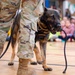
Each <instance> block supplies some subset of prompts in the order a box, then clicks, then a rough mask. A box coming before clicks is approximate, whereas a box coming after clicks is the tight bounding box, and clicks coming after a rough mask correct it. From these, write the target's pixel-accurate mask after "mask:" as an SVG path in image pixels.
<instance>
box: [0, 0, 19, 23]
mask: <svg viewBox="0 0 75 75" xmlns="http://www.w3.org/2000/svg"><path fill="white" fill-rule="evenodd" d="M19 4H20V0H0V23H1V22H7V21H9V20H10V19H12V18H13V17H14V15H15V13H16V10H17V9H18V8H19Z"/></svg>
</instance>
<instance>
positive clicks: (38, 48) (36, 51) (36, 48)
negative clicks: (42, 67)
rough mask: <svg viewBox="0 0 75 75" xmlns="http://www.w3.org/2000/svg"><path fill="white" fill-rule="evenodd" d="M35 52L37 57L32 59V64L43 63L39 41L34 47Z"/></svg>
mask: <svg viewBox="0 0 75 75" xmlns="http://www.w3.org/2000/svg"><path fill="white" fill-rule="evenodd" d="M34 53H35V57H36V61H37V62H35V61H33V60H30V62H31V64H32V65H36V64H37V63H38V64H42V57H41V53H40V44H39V41H37V42H36V45H35V47H34Z"/></svg>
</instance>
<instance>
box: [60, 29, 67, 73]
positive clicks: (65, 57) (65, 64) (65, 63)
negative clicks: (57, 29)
mask: <svg viewBox="0 0 75 75" xmlns="http://www.w3.org/2000/svg"><path fill="white" fill-rule="evenodd" d="M61 31H63V32H64V33H65V43H64V59H65V69H64V71H63V73H66V70H67V57H66V42H67V34H66V32H65V31H64V30H63V29H62V30H61Z"/></svg>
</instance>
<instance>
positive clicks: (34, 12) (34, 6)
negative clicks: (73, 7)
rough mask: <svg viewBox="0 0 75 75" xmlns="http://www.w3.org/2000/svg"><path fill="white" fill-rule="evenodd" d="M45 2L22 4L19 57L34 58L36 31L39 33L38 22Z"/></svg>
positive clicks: (28, 0)
mask: <svg viewBox="0 0 75 75" xmlns="http://www.w3.org/2000/svg"><path fill="white" fill-rule="evenodd" d="M42 3H43V0H36V2H35V3H34V2H33V1H32V0H25V2H23V3H21V10H22V11H21V20H20V31H21V34H20V36H19V38H20V41H19V46H18V47H19V48H18V53H17V55H18V57H19V58H23V59H30V58H32V57H33V48H34V44H35V31H37V20H38V18H39V15H40V14H42V13H43V6H42Z"/></svg>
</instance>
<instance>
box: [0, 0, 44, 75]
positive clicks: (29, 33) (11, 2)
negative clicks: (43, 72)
mask: <svg viewBox="0 0 75 75" xmlns="http://www.w3.org/2000/svg"><path fill="white" fill-rule="evenodd" d="M42 3H43V0H0V34H1V35H2V33H3V34H4V35H6V33H5V31H4V30H3V29H5V28H10V25H12V23H13V19H14V16H15V14H16V11H17V10H18V9H19V5H20V9H21V19H20V32H21V33H20V36H19V39H20V40H19V46H18V52H17V56H18V57H19V67H18V71H17V75H35V74H34V73H35V72H34V70H33V69H30V68H29V67H28V64H29V62H30V59H31V58H32V57H33V48H34V44H35V31H37V20H38V18H39V15H41V14H42V13H43V5H42ZM2 36H3V35H2ZM2 36H0V39H2ZM5 38H6V37H5ZM5 38H4V40H3V41H4V42H5ZM4 42H0V46H1V44H2V47H3V44H4ZM2 47H1V48H2Z"/></svg>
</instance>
